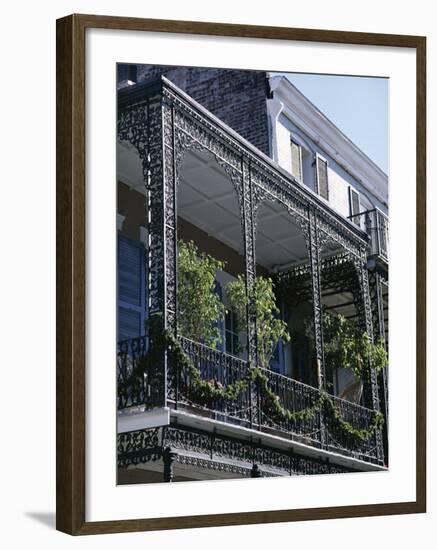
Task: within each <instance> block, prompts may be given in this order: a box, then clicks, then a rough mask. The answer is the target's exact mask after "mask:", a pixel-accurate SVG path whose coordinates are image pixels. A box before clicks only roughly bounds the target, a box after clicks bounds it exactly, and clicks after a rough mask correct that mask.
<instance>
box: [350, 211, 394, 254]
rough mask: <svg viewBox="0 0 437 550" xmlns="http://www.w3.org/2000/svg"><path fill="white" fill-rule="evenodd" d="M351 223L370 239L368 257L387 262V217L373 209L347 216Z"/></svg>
mask: <svg viewBox="0 0 437 550" xmlns="http://www.w3.org/2000/svg"><path fill="white" fill-rule="evenodd" d="M349 219H351V220H352V221H353V222H355V223H356V224H357V225H359V226H361V227H362V228H363V229H364V230H365V231H366V233H367V234H368V235H369V237H370V245H369V246H370V250H369V255H370V256H379V257H380V258H382V259H383V260H385V261H386V262H388V254H389V234H388V217H387V216H386V215H385V214H384V213H383V212H381V210H379V208H373V209H372V210H366V211H365V212H360V213H358V214H354V215H353V216H349Z"/></svg>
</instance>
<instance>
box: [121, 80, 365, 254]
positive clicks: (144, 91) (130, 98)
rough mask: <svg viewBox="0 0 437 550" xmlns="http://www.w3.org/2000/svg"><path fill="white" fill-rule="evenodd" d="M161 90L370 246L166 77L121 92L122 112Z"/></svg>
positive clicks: (352, 226) (351, 226)
mask: <svg viewBox="0 0 437 550" xmlns="http://www.w3.org/2000/svg"><path fill="white" fill-rule="evenodd" d="M159 87H161V90H162V89H167V90H169V91H170V92H171V93H172V94H174V95H175V96H176V97H177V98H178V99H179V100H180V101H181V102H182V103H185V104H188V107H189V108H190V109H192V110H193V111H195V112H196V113H197V114H198V115H199V116H200V117H201V118H205V119H206V121H207V122H208V124H209V125H210V126H212V127H215V128H216V130H219V131H220V132H222V133H223V134H224V135H225V136H226V138H227V140H228V141H230V142H231V143H232V145H233V147H234V148H235V149H236V150H237V151H241V152H242V153H245V154H246V155H247V156H248V157H249V158H250V159H251V160H253V161H254V162H255V164H256V165H258V166H260V167H261V168H263V169H265V170H267V171H268V172H270V174H271V175H273V176H275V177H276V178H278V179H279V181H280V182H281V183H282V184H285V185H283V187H284V190H285V191H287V189H288V190H290V188H291V189H292V191H293V192H294V193H295V194H296V195H297V196H300V197H301V199H303V200H305V201H307V202H308V203H309V204H311V205H312V206H314V207H315V208H316V209H317V210H319V211H321V212H323V214H324V215H325V216H327V217H328V218H330V219H331V220H332V221H335V222H336V223H339V224H340V225H341V226H342V229H344V230H345V231H347V233H348V234H349V236H350V237H351V238H353V239H355V240H356V241H357V242H358V243H360V244H366V243H367V242H368V237H367V234H366V233H365V232H364V231H362V230H361V229H360V228H359V227H357V226H356V225H355V224H354V223H353V222H352V221H351V220H349V219H348V218H347V217H345V216H343V215H341V214H340V213H338V212H337V211H335V210H334V209H333V208H331V206H330V205H329V203H328V202H327V201H326V200H324V199H322V198H321V197H320V196H319V195H317V194H316V193H315V192H314V191H312V190H311V189H310V188H308V187H306V186H304V185H302V184H300V183H299V182H298V181H297V180H296V179H295V178H294V177H293V176H292V175H291V174H290V173H289V172H287V171H286V170H285V169H284V168H282V167H281V166H280V165H279V164H278V163H277V162H275V161H274V160H273V159H271V158H270V157H269V156H267V155H266V154H265V153H263V152H262V151H260V150H259V149H258V148H257V147H255V146H254V145H253V144H252V143H250V142H249V141H247V140H246V139H245V138H243V137H242V136H241V135H240V134H238V133H237V132H236V131H235V130H233V129H232V128H230V127H229V126H228V125H227V124H225V123H224V122H223V121H222V120H220V119H219V118H218V117H216V116H215V115H213V114H212V113H211V112H210V111H208V110H207V109H206V108H205V107H203V106H202V105H201V104H200V103H198V102H197V101H196V100H194V99H193V98H192V97H190V96H189V95H188V94H187V93H185V92H184V91H183V90H181V89H180V88H179V87H178V86H176V85H175V84H173V82H171V81H170V80H168V79H167V78H166V77H165V76H160V77H158V78H153V79H150V80H147V81H144V82H142V83H139V84H136V85H133V86H127V87H125V88H121V89H120V90H119V91H118V107H119V110H128V109H130V108H133V107H135V106H138V105H139V104H141V103H145V104H147V101H148V99H147V98H148V97H149V96H151V95H156V94H157V93H159Z"/></svg>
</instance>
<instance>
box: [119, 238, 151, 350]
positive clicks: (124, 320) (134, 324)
mask: <svg viewBox="0 0 437 550" xmlns="http://www.w3.org/2000/svg"><path fill="white" fill-rule="evenodd" d="M117 260H118V340H119V341H121V340H127V339H130V338H138V337H139V336H142V335H144V333H145V326H144V324H145V321H146V319H147V286H146V251H145V249H144V245H143V244H142V243H139V242H136V241H133V240H131V239H128V238H127V237H124V236H123V235H120V234H119V235H118V255H117Z"/></svg>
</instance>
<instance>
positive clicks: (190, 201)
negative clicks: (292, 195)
mask: <svg viewBox="0 0 437 550" xmlns="http://www.w3.org/2000/svg"><path fill="white" fill-rule="evenodd" d="M178 215H179V216H180V217H181V218H183V219H185V220H187V221H188V222H190V223H191V224H193V225H195V226H197V227H199V228H200V229H202V230H203V231H205V232H206V233H207V234H208V235H210V236H212V237H215V238H216V239H219V240H220V241H222V242H223V243H224V244H226V245H227V246H229V247H230V248H233V249H234V250H236V251H237V252H238V253H239V254H241V255H243V238H242V226H241V222H240V213H239V206H238V200H237V194H236V191H235V188H234V186H233V184H232V182H231V180H230V178H229V176H228V175H227V174H226V172H225V170H224V169H223V168H222V167H221V166H220V165H219V164H217V162H216V160H215V159H214V157H213V156H212V155H209V154H204V153H199V152H197V151H195V152H189V153H187V154H186V157H185V159H184V162H183V166H182V169H181V185H180V187H179V192H178ZM256 239H257V241H256V256H257V263H259V264H261V265H262V266H263V267H265V268H267V269H270V270H275V269H278V268H280V267H282V266H290V265H294V264H298V263H305V262H307V261H308V256H307V251H306V245H305V239H304V237H303V235H302V233H301V231H300V228H299V227H298V226H297V225H296V224H295V223H294V222H293V219H292V217H291V216H290V214H288V212H287V211H286V209H285V207H284V206H282V205H281V204H279V203H276V202H270V201H267V202H266V203H265V204H263V205H262V206H261V207H260V209H259V212H258V228H257V236H256Z"/></svg>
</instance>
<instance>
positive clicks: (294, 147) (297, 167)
mask: <svg viewBox="0 0 437 550" xmlns="http://www.w3.org/2000/svg"><path fill="white" fill-rule="evenodd" d="M290 147H291V175H292V176H294V177H295V178H296V179H297V181H299V182H302V147H301V146H300V145H298V144H297V143H296V142H294V141H293V140H291V141H290Z"/></svg>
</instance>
